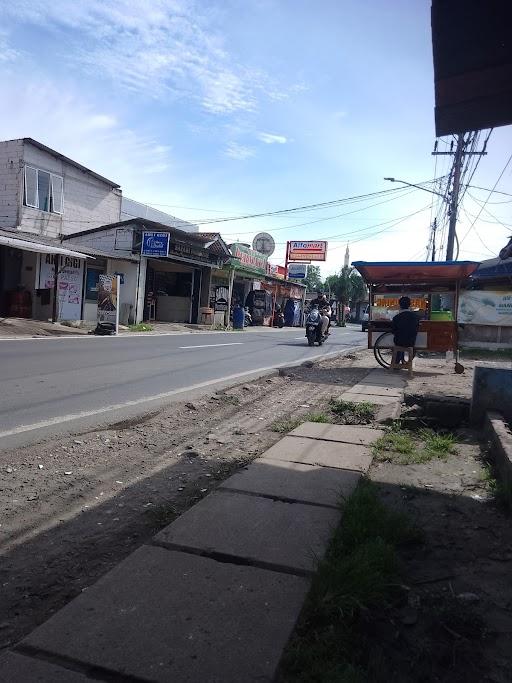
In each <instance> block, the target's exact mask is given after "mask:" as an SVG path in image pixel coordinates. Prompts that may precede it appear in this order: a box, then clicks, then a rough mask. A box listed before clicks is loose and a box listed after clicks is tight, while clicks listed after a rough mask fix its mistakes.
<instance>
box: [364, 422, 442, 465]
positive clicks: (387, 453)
mask: <svg viewBox="0 0 512 683" xmlns="http://www.w3.org/2000/svg"><path fill="white" fill-rule="evenodd" d="M451 453H456V449H455V437H454V436H453V435H452V434H449V433H443V434H441V433H437V432H434V431H432V430H430V429H422V430H421V431H420V432H419V433H418V435H417V436H416V435H413V433H412V432H410V431H407V430H406V429H402V428H400V427H399V426H396V425H395V426H393V427H392V428H391V430H390V431H388V432H387V433H386V434H384V435H383V436H381V437H380V439H377V441H376V442H375V443H374V444H373V455H374V457H375V459H376V460H378V461H380V462H391V463H394V464H395V465H413V464H421V463H424V462H428V461H429V460H433V459H434V458H445V457H447V456H448V455H450V454H451Z"/></svg>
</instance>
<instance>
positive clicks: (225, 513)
mask: <svg viewBox="0 0 512 683" xmlns="http://www.w3.org/2000/svg"><path fill="white" fill-rule="evenodd" d="M340 516H341V513H340V511H339V510H335V509H333V508H327V507H318V506H315V505H302V504H300V503H285V502H282V501H278V500H271V499H270V498H260V497H258V496H251V495H244V494H240V493H232V492H230V491H220V492H218V493H212V494H210V495H209V496H207V497H206V498H204V499H203V500H202V501H201V502H200V503H197V504H196V505H194V507H192V508H190V510H188V511H187V512H185V514H184V515H181V517H178V519H176V520H175V521H174V522H173V523H172V524H170V525H169V526H168V527H166V528H165V529H163V530H162V531H161V532H160V533H159V534H157V535H156V536H155V541H156V542H157V543H164V544H166V545H169V546H172V547H173V548H176V549H181V548H182V549H187V550H192V551H195V552H199V553H203V554H214V553H217V554H220V555H228V556H232V557H234V558H240V559H242V560H244V561H246V562H251V563H257V564H258V565H259V566H265V567H270V568H275V569H277V570H283V569H284V570H286V571H292V572H297V573H307V572H312V571H314V569H315V567H316V559H317V558H318V557H322V556H323V554H324V552H325V549H326V548H327V544H328V542H329V539H330V538H331V534H332V532H333V530H334V528H335V527H336V526H337V525H338V523H339V521H340Z"/></svg>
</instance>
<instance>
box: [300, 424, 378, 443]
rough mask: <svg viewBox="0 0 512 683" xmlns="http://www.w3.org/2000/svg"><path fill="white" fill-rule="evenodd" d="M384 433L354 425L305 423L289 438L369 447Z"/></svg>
mask: <svg viewBox="0 0 512 683" xmlns="http://www.w3.org/2000/svg"><path fill="white" fill-rule="evenodd" d="M383 433H384V432H383V431H382V430H381V429H371V428H370V427H356V426H352V425H332V424H322V423H321V422H303V423H302V424H301V425H299V426H298V427H296V428H295V429H294V430H293V431H291V432H290V433H289V435H288V436H303V437H307V438H309V439H320V440H322V441H339V442H340V443H353V444H358V445H360V446H368V445H370V444H372V443H373V442H374V441H376V440H377V439H378V438H379V437H380V436H382V434H383Z"/></svg>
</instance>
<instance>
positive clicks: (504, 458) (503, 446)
mask: <svg viewBox="0 0 512 683" xmlns="http://www.w3.org/2000/svg"><path fill="white" fill-rule="evenodd" d="M485 430H486V433H487V436H488V438H489V441H490V442H491V444H492V446H493V448H492V450H491V457H492V459H493V460H494V463H495V465H496V467H497V469H498V471H499V473H500V476H501V479H503V481H505V482H506V483H507V484H508V485H509V486H510V485H512V433H511V431H510V428H509V426H508V425H507V423H506V422H505V420H504V419H503V417H502V416H501V415H500V413H494V412H490V413H486V416H485Z"/></svg>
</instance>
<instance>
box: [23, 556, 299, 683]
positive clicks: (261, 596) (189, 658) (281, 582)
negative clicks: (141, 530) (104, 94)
mask: <svg viewBox="0 0 512 683" xmlns="http://www.w3.org/2000/svg"><path fill="white" fill-rule="evenodd" d="M308 588H309V581H308V580H307V579H305V578H302V577H298V576H292V575H290V574H280V573H278V572H271V571H267V570H265V569H257V568H255V567H244V566H239V565H232V564H226V563H224V562H216V561H214V560H211V559H209V558H206V557H199V556H196V555H189V554H186V553H179V552H173V551H170V550H165V549H163V548H156V547H150V546H143V547H142V548H140V549H139V550H137V551H136V552H135V553H133V554H132V555H130V556H129V557H128V558H127V559H126V560H125V561H124V562H122V563H121V564H120V565H118V566H117V567H116V568H114V569H113V570H112V571H111V572H109V573H108V574H106V575H105V576H104V577H103V578H102V579H100V581H98V582H97V583H96V584H95V585H94V586H92V587H91V588H89V589H88V590H87V591H85V592H84V593H82V594H81V595H80V596H79V597H78V598H76V599H75V600H73V601H72V602H71V603H70V604H69V605H67V606H66V607H64V609H62V610H60V611H59V612H57V614H55V615H54V616H53V617H52V618H51V619H50V620H49V621H47V622H46V623H45V624H43V625H42V626H40V627H39V628H38V629H37V630H36V631H34V632H33V633H32V634H31V635H29V636H28V638H26V640H25V641H24V643H26V644H29V645H31V646H32V647H36V648H40V649H42V650H44V651H46V652H50V653H54V654H58V655H61V656H65V657H70V658H72V659H74V660H78V661H79V662H82V663H84V664H87V665H91V666H101V667H103V668H105V669H108V670H110V671H112V672H115V673H116V674H118V675H119V674H121V675H125V676H134V677H140V678H141V679H143V680H145V681H156V682H158V683H160V682H162V683H169V681H172V682H173V683H198V681H201V682H205V683H239V682H240V681H251V682H252V681H258V683H260V682H261V681H272V680H273V678H274V674H275V671H276V669H277V666H278V663H279V659H280V657H281V653H282V650H283V648H284V646H285V644H286V642H287V640H288V638H289V636H290V634H291V632H292V630H293V628H294V626H295V622H296V620H297V617H298V615H299V612H300V610H301V607H302V603H303V601H304V598H305V596H306V593H307V591H308ZM112 680H118V679H117V678H115V674H114V677H112ZM119 680H123V679H122V678H121V676H119ZM28 681H30V679H28Z"/></svg>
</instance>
